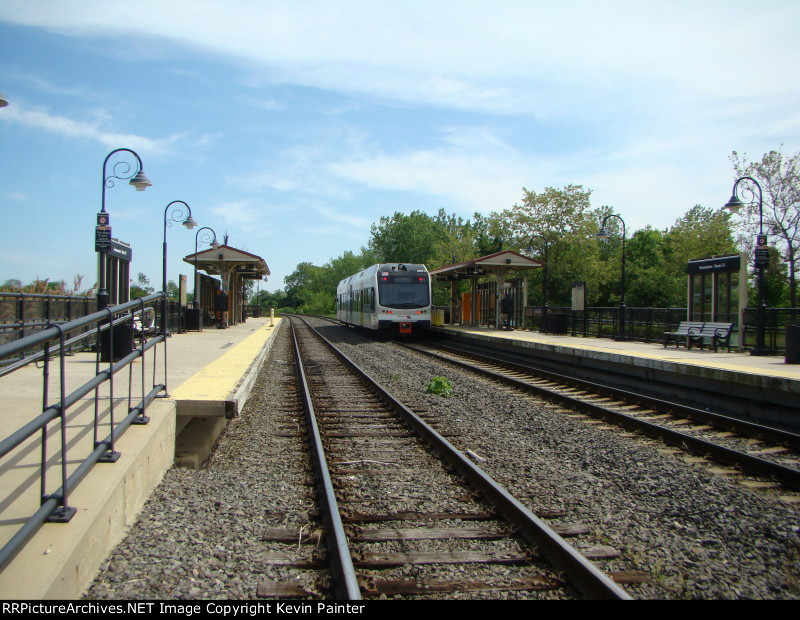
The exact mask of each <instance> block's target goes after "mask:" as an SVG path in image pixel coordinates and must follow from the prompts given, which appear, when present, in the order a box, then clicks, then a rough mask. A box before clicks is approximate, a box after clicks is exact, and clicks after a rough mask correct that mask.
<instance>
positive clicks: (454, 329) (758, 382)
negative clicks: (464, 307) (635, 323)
mask: <svg viewBox="0 0 800 620" xmlns="http://www.w3.org/2000/svg"><path fill="white" fill-rule="evenodd" d="M432 330H433V331H435V332H437V333H440V334H443V335H446V336H450V337H454V338H458V339H459V340H464V341H467V342H471V343H478V344H480V343H484V344H485V345H486V346H500V347H502V348H506V349H511V350H513V351H516V352H521V353H523V354H526V353H527V354H529V355H532V356H535V357H541V358H547V359H551V360H554V361H558V362H559V363H561V364H565V365H569V367H570V368H573V369H578V370H580V369H581V368H587V369H592V370H603V369H609V370H611V369H613V370H614V371H615V372H617V373H620V374H623V373H624V374H626V375H628V376H629V377H630V385H631V386H632V387H634V388H635V387H637V386H640V385H642V383H643V382H647V381H651V380H654V379H658V381H659V382H665V383H666V384H671V385H674V386H678V387H682V388H686V387H688V388H691V387H700V386H702V387H703V389H705V390H708V389H712V390H717V391H718V394H719V397H720V399H725V400H726V401H727V402H729V403H730V404H731V406H733V405H735V403H736V400H737V399H739V400H741V401H742V402H744V401H745V400H748V401H751V400H752V399H753V397H755V398H759V399H761V400H762V401H763V403H764V406H763V408H762V410H761V411H758V412H754V411H750V410H748V411H745V410H743V411H741V412H740V413H742V414H743V415H748V416H750V415H752V416H753V417H755V418H758V419H759V420H761V421H763V422H764V423H774V424H778V425H784V426H797V425H800V364H787V363H786V362H785V359H784V356H783V355H780V356H778V355H769V356H754V355H750V354H749V353H747V352H734V351H732V352H728V351H727V350H725V349H720V350H718V351H714V350H713V349H709V348H705V349H702V350H701V349H698V348H696V347H695V348H692V349H687V348H686V347H685V346H678V347H676V346H675V345H674V344H670V345H669V346H667V347H664V345H663V343H661V342H650V343H646V342H633V341H616V340H613V339H610V338H595V337H581V336H568V335H556V334H543V333H540V332H535V331H527V330H514V331H504V330H498V329H495V328H487V327H469V326H459V325H455V326H450V325H445V326H437V327H433V328H432ZM749 406H750V407H751V408H752V405H749ZM792 409H794V410H796V413H792V411H791V410H792ZM787 410H789V411H788V412H787Z"/></svg>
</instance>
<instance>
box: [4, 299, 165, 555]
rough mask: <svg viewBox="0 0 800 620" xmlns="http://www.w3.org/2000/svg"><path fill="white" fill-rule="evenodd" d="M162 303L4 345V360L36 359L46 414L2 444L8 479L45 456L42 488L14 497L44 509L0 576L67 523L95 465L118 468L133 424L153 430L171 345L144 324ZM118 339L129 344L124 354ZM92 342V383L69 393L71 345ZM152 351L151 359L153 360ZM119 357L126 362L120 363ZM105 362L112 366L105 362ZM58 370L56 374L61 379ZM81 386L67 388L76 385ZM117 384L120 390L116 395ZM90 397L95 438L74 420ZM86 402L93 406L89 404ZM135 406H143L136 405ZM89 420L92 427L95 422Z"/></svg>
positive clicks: (21, 535)
mask: <svg viewBox="0 0 800 620" xmlns="http://www.w3.org/2000/svg"><path fill="white" fill-rule="evenodd" d="M161 299H162V295H161V294H160V293H157V294H154V295H150V296H148V297H145V298H142V299H137V300H135V301H131V302H128V303H125V304H121V305H119V306H115V307H111V308H106V309H105V310H102V311H100V312H95V313H92V314H89V315H87V316H85V317H83V318H79V319H76V320H73V321H69V322H67V323H63V324H60V325H53V326H50V327H47V328H46V329H42V330H40V331H38V332H37V333H35V334H33V335H29V336H26V337H25V338H21V339H17V340H14V341H13V342H10V343H6V344H2V345H0V360H3V359H8V358H12V359H18V358H24V359H32V358H38V359H39V360H40V362H41V369H42V384H41V385H42V388H41V403H42V412H41V413H40V414H39V415H37V416H34V417H33V419H30V420H29V421H27V422H26V423H24V424H23V426H21V427H20V428H18V429H17V430H15V431H13V432H12V433H11V434H10V435H9V436H7V437H6V438H5V439H3V440H2V441H0V471H3V472H4V473H3V475H6V472H8V475H12V474H13V470H14V469H18V468H19V467H28V465H27V461H24V460H23V459H24V455H26V454H34V453H36V454H40V456H39V457H38V460H39V463H38V470H39V471H38V478H39V484H38V485H35V484H34V485H32V486H31V487H28V486H24V487H20V488H18V489H17V490H16V491H14V492H13V493H12V496H13V497H14V498H18V497H22V496H24V497H30V496H29V495H28V494H30V493H32V494H33V496H34V497H33V502H30V503H38V504H39V508H38V510H36V511H35V512H34V514H33V515H32V516H30V517H28V518H25V521H24V522H23V523H22V525H21V526H20V528H19V530H17V531H16V533H15V534H14V535H13V537H12V538H11V539H10V540H9V541H8V542H7V543H6V544H5V546H3V548H2V549H0V570H3V569H4V568H5V567H6V566H7V565H8V564H9V563H10V562H11V560H12V559H13V558H14V557H15V556H16V554H17V553H18V552H19V550H20V549H21V548H22V547H23V546H24V545H25V544H26V543H27V541H28V540H30V538H31V537H33V535H34V534H35V533H36V532H37V531H38V530H39V528H40V527H41V526H42V525H43V524H44V523H46V522H65V521H68V520H69V519H70V518H71V517H72V515H73V514H74V513H75V508H73V507H72V506H70V504H69V494H70V493H71V492H72V491H73V490H74V489H75V487H76V486H77V485H78V484H79V483H80V481H81V480H82V479H83V478H84V477H85V476H86V475H87V474H88V473H89V471H90V470H91V469H92V468H93V467H94V465H95V464H97V463H98V462H108V463H112V462H114V461H115V460H116V458H117V457H118V456H119V455H118V453H116V452H115V450H114V447H115V442H116V441H117V440H118V439H119V437H120V436H121V435H122V434H123V433H124V432H125V431H126V430H127V429H128V427H129V426H130V425H131V424H145V423H147V421H148V418H147V416H146V415H145V413H146V409H147V406H148V405H149V404H150V403H151V402H152V401H153V399H154V398H155V397H156V396H157V395H158V394H159V392H162V391H163V392H165V393H166V383H167V379H166V376H167V375H166V339H165V337H164V335H163V334H159V333H156V332H155V331H154V330H151V329H149V328H147V326H146V324H145V322H144V317H145V316H146V315H147V314H150V313H154V312H155V308H156V307H158V306H160V301H161ZM148 310H150V311H151V312H148ZM128 334H130V335H131V341H130V346H131V348H130V350H128V352H127V353H125V350H126V349H128V341H127V337H128ZM120 338H123V340H124V343H123V346H121V347H120V346H119V339H120ZM87 339H91V340H93V341H94V347H95V350H96V356H95V362H94V363H95V370H94V377H93V378H92V379H90V380H89V381H87V382H86V383H84V384H83V385H81V386H80V387H77V388H74V389H72V391H71V392H69V393H68V392H67V387H66V386H67V385H68V377H67V373H66V369H67V366H66V363H65V362H66V356H67V355H68V347H69V346H70V343H71V342H72V343H74V342H76V341H83V340H87ZM115 340H116V342H115ZM159 343H163V360H164V362H163V372H164V381H163V383H156V370H157V364H156V358H157V355H156V349H155V347H156V345H158V344H159ZM150 351H152V354H151V355H148V352H150ZM115 353H118V354H120V355H122V354H123V353H124V355H122V357H121V358H120V359H118V360H117V359H115V358H116V354H115ZM104 354H105V355H108V356H109V357H110V359H108V360H106V361H102V359H101V358H102V357H103V356H104ZM135 360H141V363H140V364H137V368H136V375H137V377H138V375H139V373H140V372H141V379H140V383H141V385H140V386H139V387H137V386H136V385H135V382H134V366H133V362H134V361H135ZM148 362H150V363H151V365H150V371H149V372H148V371H147V370H146V365H147V363H148ZM54 366H56V367H57V370H55V371H53V367H54ZM84 367H85V366H84ZM126 368H127V369H128V371H129V372H128V373H127V374H128V376H127V377H126V378H124V379H122V380H120V381H117V382H115V381H114V377H115V375H116V374H117V373H119V372H120V371H122V370H124V369H126ZM51 371H53V373H54V375H57V377H55V376H54V377H53V382H54V384H56V385H58V386H59V387H58V388H57V391H58V392H59V393H58V394H57V395H55V396H51V395H50V393H49V391H50V384H51V378H50V374H51ZM80 380H82V379H78V380H73V381H72V382H69V383H71V384H72V385H74V384H75V383H77V382H78V381H80ZM137 381H138V379H137ZM119 384H122V387H121V388H119V390H118V392H117V393H116V394H115V388H116V387H117V386H118V385H119ZM125 386H127V388H126V387H125ZM148 386H149V387H148ZM101 387H102V390H101ZM126 392H127V394H126ZM92 393H94V398H93V400H94V402H93V406H94V423H93V431H92V433H89V432H86V431H84V430H83V428H84V427H83V426H82V425H76V422H75V419H74V417H75V415H77V413H76V412H81V411H82V410H84V409H86V408H87V407H88V406H89V405H87V400H86V399H85V397H87V396H90V395H91V394H92ZM126 399H127V403H126ZM137 401H138V402H137ZM88 402H91V396H90V399H89V400H88ZM134 402H137V404H136V405H133V403H134ZM119 408H123V409H124V410H125V414H124V415H123V416H122V419H115V409H119ZM4 413H6V412H4ZM7 417H8V416H7V415H5V416H4V418H7ZM87 418H88V419H91V415H89V416H87ZM89 424H90V425H91V422H89ZM76 427H77V428H76ZM9 430H10V429H9ZM90 435H91V436H90ZM37 445H38V448H37ZM48 472H50V473H51V474H52V476H51V477H53V476H54V477H55V478H56V481H55V482H53V481H52V480H50V479H48ZM37 486H38V488H37Z"/></svg>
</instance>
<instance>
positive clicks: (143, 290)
mask: <svg viewBox="0 0 800 620" xmlns="http://www.w3.org/2000/svg"><path fill="white" fill-rule="evenodd" d="M154 291H155V289H154V288H153V287H152V286H150V278H148V277H147V276H146V275H145V274H143V273H142V272H141V271H140V272H139V274H138V275H137V276H136V284H134V283H133V280H131V289H130V295H131V299H135V298H137V297H147V296H148V295H152V294H153V292H154Z"/></svg>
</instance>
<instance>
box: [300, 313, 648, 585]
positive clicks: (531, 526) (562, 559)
mask: <svg viewBox="0 0 800 620" xmlns="http://www.w3.org/2000/svg"><path fill="white" fill-rule="evenodd" d="M309 327H310V328H311V329H312V331H313V332H314V333H315V334H317V336H318V337H319V338H320V339H321V340H322V341H323V342H324V343H325V344H326V345H327V346H328V347H329V348H330V349H331V351H332V352H333V353H334V354H335V355H336V356H337V357H339V359H341V360H342V362H343V363H344V364H345V365H347V366H348V367H349V368H350V369H352V371H353V372H354V373H355V374H356V375H357V376H359V377H360V378H361V379H362V381H364V382H365V383H366V384H368V385H369V386H370V387H371V388H372V389H373V390H375V391H376V393H377V394H378V395H379V396H380V397H381V398H382V399H383V400H384V401H385V402H386V403H387V404H389V405H390V406H391V407H392V408H394V409H395V410H396V411H397V412H398V413H400V414H401V415H402V416H403V417H404V418H405V419H406V420H407V421H408V422H409V423H410V424H411V426H412V427H413V428H414V429H415V430H416V431H417V432H418V433H419V434H420V436H422V437H423V438H424V439H426V441H427V442H428V443H429V444H430V445H431V446H432V447H433V448H434V449H436V450H437V452H439V453H440V454H441V455H442V456H443V457H444V458H445V459H446V460H447V462H448V463H450V465H452V466H453V468H454V469H456V470H457V471H458V472H459V473H460V474H461V475H462V476H464V478H466V479H467V480H468V481H469V482H470V483H471V484H472V485H473V486H474V487H475V488H476V489H478V490H479V491H480V492H482V493H483V494H484V495H485V496H486V497H487V498H488V499H489V501H490V502H492V503H493V504H494V505H495V506H496V507H497V509H498V511H499V512H500V514H502V515H503V516H504V517H505V518H506V519H508V520H509V521H510V522H511V523H512V524H514V525H515V526H516V527H517V528H518V531H519V534H520V535H521V536H522V537H523V538H525V540H527V541H528V543H529V544H531V545H532V546H534V547H536V548H537V550H538V551H539V552H540V553H541V555H542V557H543V558H545V559H546V560H547V561H548V562H550V563H551V564H552V565H553V566H555V567H556V568H557V569H558V570H560V571H562V572H563V573H564V574H566V575H567V576H568V578H567V579H565V581H568V582H569V583H570V584H571V585H572V586H574V587H575V588H576V589H577V590H578V591H579V592H581V593H582V594H584V595H585V596H587V597H590V598H597V599H616V600H631V598H632V597H631V596H630V595H629V594H628V593H627V592H626V591H625V590H624V589H622V588H621V587H620V586H619V585H617V584H616V583H614V581H613V580H612V579H611V578H610V577H609V576H608V575H606V574H605V573H603V572H602V571H601V570H600V569H598V568H597V566H595V565H594V564H593V563H592V562H591V561H589V560H588V559H587V558H585V557H584V556H583V555H581V554H580V553H579V552H578V551H577V550H576V549H575V548H574V547H573V546H572V545H570V544H569V543H567V542H566V541H565V540H564V539H563V538H562V537H561V536H560V535H558V534H557V533H556V532H555V531H554V530H553V529H552V528H550V527H549V526H548V525H547V524H546V523H545V522H544V521H542V520H541V519H539V518H538V517H537V516H536V515H535V514H533V513H532V512H531V511H530V510H528V509H527V508H526V507H525V506H523V505H522V504H521V503H520V502H519V501H517V500H516V499H515V498H514V497H513V496H512V495H511V494H510V493H509V492H508V491H507V490H506V489H505V488H503V487H502V486H500V485H499V484H498V483H497V482H495V481H494V480H493V479H492V478H491V477H490V476H489V475H488V474H486V472H484V471H483V470H482V469H480V468H479V467H477V466H476V465H475V464H474V463H473V462H472V461H471V460H469V458H467V456H465V455H464V454H463V453H462V452H461V451H460V450H458V449H457V448H456V447H455V446H453V445H452V444H451V443H450V442H449V441H447V440H446V439H445V438H444V437H442V436H441V435H440V434H439V433H438V432H437V431H436V430H435V429H433V428H432V427H431V426H430V425H428V424H427V423H426V422H424V421H423V420H422V419H421V418H420V417H419V416H417V414H415V413H414V412H413V411H411V409H409V408H408V407H407V406H406V405H405V404H403V403H402V402H400V401H399V400H397V399H396V398H395V397H394V396H393V395H392V394H391V393H390V392H389V391H388V390H387V389H386V388H384V387H383V386H382V385H380V384H379V383H378V382H377V381H376V380H375V379H373V378H372V377H371V376H370V375H369V374H368V373H366V372H365V371H364V370H362V369H361V368H360V367H359V366H358V365H357V364H356V363H355V362H353V361H352V360H351V359H350V358H349V357H347V356H346V355H345V354H344V353H343V352H342V351H340V350H339V349H338V348H336V346H335V345H334V344H333V343H332V342H330V341H329V340H328V339H327V338H325V337H324V336H323V335H322V334H320V333H319V332H318V331H317V330H316V329H314V328H313V327H311V326H310V325H309Z"/></svg>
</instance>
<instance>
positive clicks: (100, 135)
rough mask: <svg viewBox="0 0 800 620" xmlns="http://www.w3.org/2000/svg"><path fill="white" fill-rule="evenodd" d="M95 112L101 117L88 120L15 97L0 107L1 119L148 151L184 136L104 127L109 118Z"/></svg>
mask: <svg viewBox="0 0 800 620" xmlns="http://www.w3.org/2000/svg"><path fill="white" fill-rule="evenodd" d="M96 116H100V117H101V119H100V120H99V121H98V122H96V123H87V122H84V121H77V120H74V119H71V118H67V117H65V116H56V115H53V114H50V113H49V112H47V111H46V110H42V109H37V110H32V109H29V108H27V107H26V106H25V104H24V103H21V102H18V101H17V102H15V103H14V105H13V106H8V108H5V109H4V110H3V114H2V115H1V116H0V119H2V120H5V121H7V122H11V123H17V124H20V125H25V126H27V127H33V128H36V129H41V130H44V131H47V132H50V133H54V134H57V135H60V136H64V137H67V138H78V139H89V140H95V141H97V142H100V143H102V144H104V145H106V146H107V147H110V148H115V147H117V146H119V145H120V144H126V145H128V146H129V147H130V148H133V149H135V150H144V151H148V152H150V153H164V152H166V151H168V150H169V149H170V148H171V147H172V146H173V145H174V144H175V143H176V142H178V141H179V140H181V139H182V138H183V137H184V136H183V134H174V135H172V136H170V137H168V138H162V139H158V140H154V139H151V138H146V137H144V136H137V135H135V134H124V133H115V132H111V131H106V130H104V129H102V127H101V126H100V125H101V124H102V123H103V122H104V121H106V120H107V119H108V117H107V115H105V114H103V113H97V114H96Z"/></svg>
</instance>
